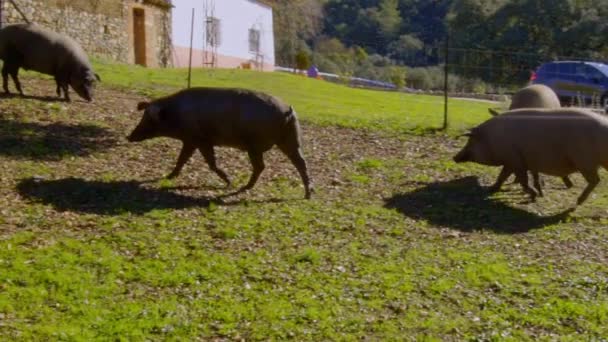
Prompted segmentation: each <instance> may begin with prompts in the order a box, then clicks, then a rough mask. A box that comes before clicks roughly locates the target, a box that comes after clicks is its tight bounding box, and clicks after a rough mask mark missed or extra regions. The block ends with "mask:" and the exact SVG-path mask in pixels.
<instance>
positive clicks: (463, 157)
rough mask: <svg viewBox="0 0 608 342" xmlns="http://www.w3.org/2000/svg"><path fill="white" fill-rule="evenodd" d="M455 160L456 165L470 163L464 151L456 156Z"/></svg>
mask: <svg viewBox="0 0 608 342" xmlns="http://www.w3.org/2000/svg"><path fill="white" fill-rule="evenodd" d="M453 159H454V161H455V162H456V163H464V162H467V161H469V156H468V153H467V152H466V151H465V150H462V151H460V152H458V154H456V155H455V156H454V158H453Z"/></svg>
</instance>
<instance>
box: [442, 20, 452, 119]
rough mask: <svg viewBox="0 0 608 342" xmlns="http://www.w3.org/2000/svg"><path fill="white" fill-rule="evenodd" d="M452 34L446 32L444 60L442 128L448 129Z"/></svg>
mask: <svg viewBox="0 0 608 342" xmlns="http://www.w3.org/2000/svg"><path fill="white" fill-rule="evenodd" d="M449 48H450V34H449V32H446V35H445V57H444V58H445V60H444V79H443V101H444V104H443V126H442V128H441V129H443V130H447V129H448V71H449V68H448V64H449V58H450V52H449Z"/></svg>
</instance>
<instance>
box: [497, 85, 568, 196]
mask: <svg viewBox="0 0 608 342" xmlns="http://www.w3.org/2000/svg"><path fill="white" fill-rule="evenodd" d="M522 108H561V103H560V101H559V98H558V97H557V94H555V92H554V91H553V89H551V88H550V87H548V86H546V85H544V84H532V85H529V86H527V87H524V88H522V89H520V90H518V91H517V92H516V93H515V94H513V97H511V105H510V106H509V109H510V110H511V109H522ZM488 110H489V111H490V114H492V115H494V116H496V115H499V113H498V112H497V111H495V110H493V109H491V108H490V109H488ZM502 172H504V171H502ZM502 172H501V173H502ZM532 176H533V178H534V187H535V190H536V191H538V194H539V195H540V196H542V195H543V192H542V187H541V182H540V177H539V175H538V173H533V174H532ZM508 177H509V176H506V177H499V178H498V179H497V180H496V182H495V183H494V185H492V187H491V189H492V191H498V190H500V188H501V186H502V184H503V182H504V181H505V180H507V178H508ZM562 180H563V182H564V184H565V185H566V188H568V189H570V188H571V187H572V186H573V184H572V181H571V180H570V178H568V176H565V177H563V178H562ZM516 182H517V180H516Z"/></svg>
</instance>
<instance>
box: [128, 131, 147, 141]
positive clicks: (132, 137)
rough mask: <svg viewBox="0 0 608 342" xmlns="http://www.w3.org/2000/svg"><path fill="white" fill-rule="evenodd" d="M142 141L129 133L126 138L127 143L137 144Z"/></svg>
mask: <svg viewBox="0 0 608 342" xmlns="http://www.w3.org/2000/svg"><path fill="white" fill-rule="evenodd" d="M142 140H144V139H143V138H142V137H138V136H136V135H135V134H134V133H131V134H129V135H128V136H127V141H129V142H138V141H142Z"/></svg>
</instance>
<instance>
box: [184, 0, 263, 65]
mask: <svg viewBox="0 0 608 342" xmlns="http://www.w3.org/2000/svg"><path fill="white" fill-rule="evenodd" d="M172 3H173V6H174V8H173V13H172V18H173V19H172V20H173V23H172V26H173V33H172V41H173V53H172V55H173V65H174V66H175V67H187V66H188V60H189V47H190V31H191V30H190V28H191V22H192V21H191V19H192V9H193V8H194V31H193V32H194V34H193V39H192V47H193V53H192V66H193V67H204V66H207V67H210V66H214V67H219V68H237V67H240V68H252V69H258V70H265V71H272V70H274V33H273V26H272V8H271V7H270V6H268V5H266V4H264V3H262V2H260V1H255V0H174V1H173V2H172Z"/></svg>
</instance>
